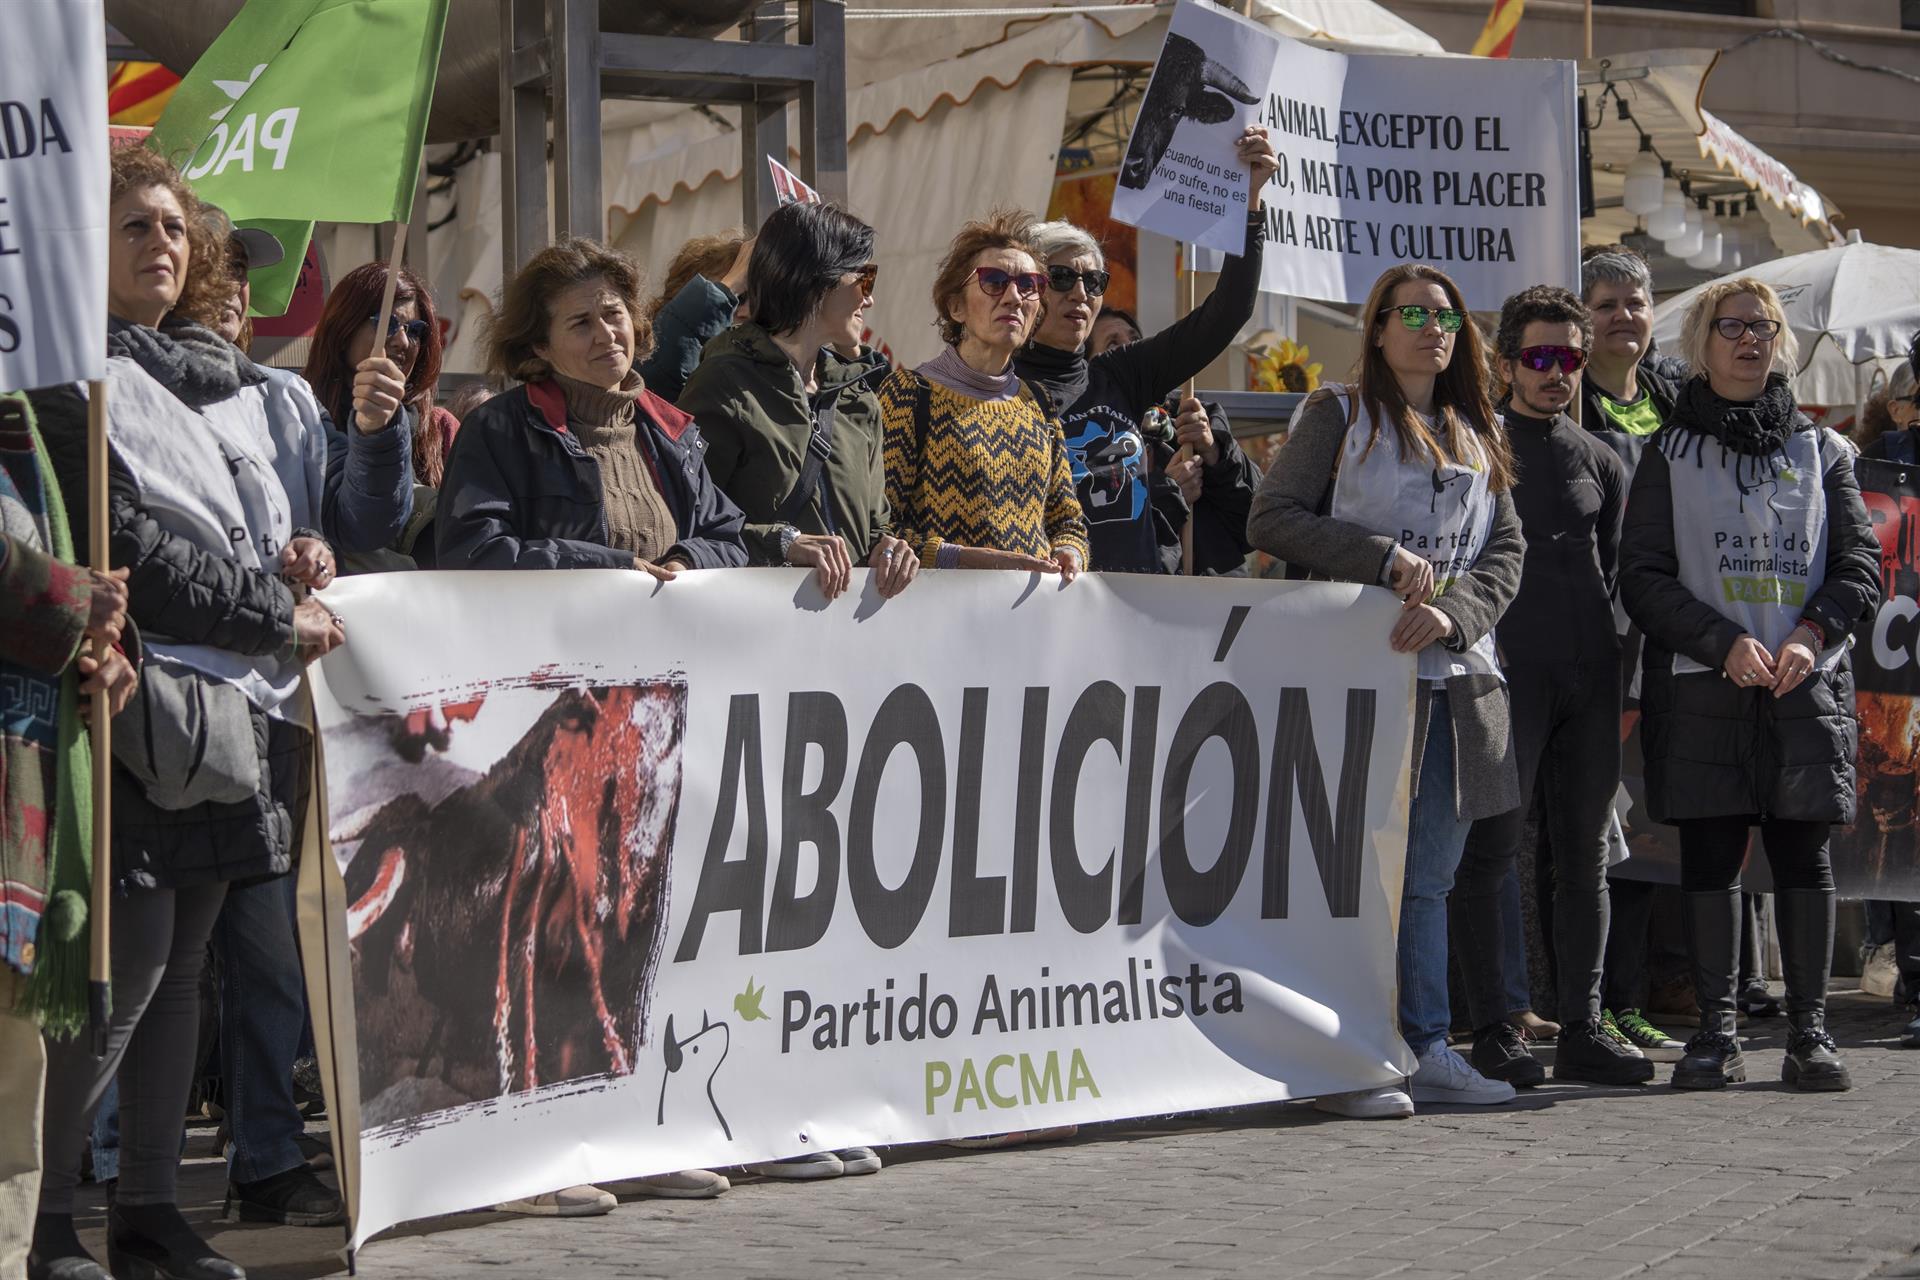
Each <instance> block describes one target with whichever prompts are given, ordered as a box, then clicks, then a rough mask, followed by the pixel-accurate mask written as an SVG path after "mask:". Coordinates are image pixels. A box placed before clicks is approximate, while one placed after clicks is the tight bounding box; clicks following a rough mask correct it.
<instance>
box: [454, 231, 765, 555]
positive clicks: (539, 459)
mask: <svg viewBox="0 0 1920 1280" xmlns="http://www.w3.org/2000/svg"><path fill="white" fill-rule="evenodd" d="M487 338H488V348H489V364H490V366H491V371H492V372H493V373H495V374H496V375H499V376H501V377H505V378H512V379H515V380H517V381H518V382H520V383H522V384H523V385H521V386H517V387H515V388H514V389H513V390H511V391H508V392H505V393H503V394H501V395H497V396H495V397H494V398H493V399H491V400H489V401H487V402H486V403H485V404H483V405H481V406H480V407H479V408H478V409H475V410H474V411H473V413H472V414H471V415H470V416H469V417H468V418H467V420H466V422H465V423H464V424H462V428H461V431H460V439H459V444H458V445H456V446H455V448H454V450H453V454H452V456H451V457H450V458H449V459H448V461H447V474H446V482H445V485H444V486H443V488H442V490H441V495H440V511H439V515H438V516H437V518H436V519H435V521H434V524H435V534H436V541H437V546H438V554H439V563H440V566H441V567H442V568H446V569H638V570H640V571H642V572H644V573H650V574H652V575H653V576H654V577H656V578H659V579H660V580H661V581H663V582H664V581H668V580H670V579H672V578H673V576H674V575H675V574H676V573H677V572H678V571H679V570H681V569H718V568H725V567H727V566H729V565H743V564H745V563H746V562H747V552H746V548H745V547H744V546H743V545H742V544H741V540H740V529H741V523H742V520H743V517H742V516H741V514H740V509H739V508H738V507H736V506H734V505H733V503H732V502H730V501H728V499H727V496H726V495H725V494H724V493H722V492H720V490H719V488H718V487H717V486H715V485H714V483H713V480H712V478H711V477H709V476H708V474H707V467H706V462H705V461H704V456H705V453H706V446H705V443H704V442H703V441H702V439H701V437H700V429H699V427H698V426H697V425H695V423H694V421H693V419H692V418H690V417H688V416H687V415H686V414H684V413H681V412H680V411H679V410H678V409H675V408H674V407H673V406H672V405H670V404H668V403H667V402H666V401H665V400H662V399H661V398H660V397H659V396H657V395H654V394H653V393H652V392H651V391H649V390H648V389H647V386H646V383H645V382H644V381H643V380H642V379H641V377H640V374H639V372H638V371H637V370H636V369H635V367H634V365H635V362H636V361H637V360H639V359H641V358H644V357H645V355H646V353H647V351H648V350H649V349H650V348H651V346H652V344H653V330H652V326H651V325H649V324H648V323H647V321H646V320H645V319H644V318H643V317H642V315H641V312H640V268H639V267H638V266H637V265H636V264H635V263H634V261H633V259H632V258H630V257H628V256H627V255H626V254H624V253H619V252H617V251H615V250H612V249H609V248H607V247H606V246H604V245H601V244H598V243H596V242H594V241H592V240H586V239H581V238H579V237H569V238H567V239H564V240H562V241H560V242H559V243H558V244H555V245H551V246H549V247H548V248H545V249H542V250H541V251H540V252H539V253H536V254H535V255H534V256H533V257H532V258H531V259H529V260H528V262H527V264H526V266H524V267H522V268H521V269H520V273H519V274H518V275H516V276H515V277H514V278H513V279H512V280H511V281H509V282H508V283H507V287H506V289H505V291H504V292H503V293H502V295H501V299H500V308H499V310H498V311H496V312H495V313H494V316H493V321H492V324H491V325H490V326H489V329H488V335H487Z"/></svg>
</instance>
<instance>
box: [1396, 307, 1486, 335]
mask: <svg viewBox="0 0 1920 1280" xmlns="http://www.w3.org/2000/svg"><path fill="white" fill-rule="evenodd" d="M1388 312H1398V313H1399V315H1400V323H1401V324H1403V325H1405V326H1407V328H1409V329H1412V330H1413V331H1415V332H1416V333H1417V332H1419V331H1420V330H1422V329H1424V328H1426V327H1427V321H1428V320H1435V321H1437V322H1439V325H1440V332H1442V333H1458V332H1460V326H1461V325H1463V324H1465V323H1466V320H1467V317H1466V313H1465V312H1462V311H1455V310H1454V309H1453V308H1452V307H1418V306H1407V307H1382V308H1380V314H1381V315H1383V316H1384V315H1386V314H1387V313H1388Z"/></svg>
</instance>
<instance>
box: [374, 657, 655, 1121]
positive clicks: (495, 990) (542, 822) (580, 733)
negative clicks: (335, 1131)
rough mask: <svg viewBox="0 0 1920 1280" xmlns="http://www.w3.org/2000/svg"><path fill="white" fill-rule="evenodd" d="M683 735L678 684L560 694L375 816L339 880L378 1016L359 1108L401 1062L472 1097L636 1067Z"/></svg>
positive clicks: (395, 1077)
mask: <svg viewBox="0 0 1920 1280" xmlns="http://www.w3.org/2000/svg"><path fill="white" fill-rule="evenodd" d="M685 723H686V688H685V686H684V684H681V683H679V682H677V681H663V682H660V683H655V684H649V685H642V686H619V687H613V688H603V689H593V690H580V689H569V690H566V691H565V692H562V693H561V694H560V695H559V697H558V698H556V699H555V701H554V703H553V705H552V706H551V707H549V708H547V710H546V711H545V712H544V713H543V714H542V715H541V717H540V719H539V720H538V721H537V722H536V723H535V724H534V725H533V727H532V728H531V729H529V730H528V731H527V733H526V734H525V736H523V737H522V738H521V739H520V741H519V742H518V743H516V744H515V745H514V746H513V748H512V749H511V750H510V751H508V753H507V754H506V756H505V757H504V758H502V759H501V760H500V761H499V762H498V763H496V764H495V765H494V766H493V767H492V768H491V769H489V770H488V771H487V773H486V775H485V776H484V777H482V778H481V779H480V780H479V781H477V782H474V783H472V784H470V785H468V786H466V787H463V788H461V789H459V790H457V791H455V792H453V793H452V794H450V795H448V796H447V797H446V798H445V799H443V800H442V801H440V803H438V804H436V805H434V806H432V808H430V809H429V808H428V807H427V806H426V805H425V804H424V803H423V802H422V801H421V800H420V799H419V798H418V797H416V796H413V795H403V796H401V797H400V798H399V799H396V800H394V801H392V802H391V803H389V804H388V805H387V806H386V807H385V808H384V809H383V810H381V811H380V813H378V814H377V815H376V816H375V817H374V819H373V821H372V822H371V823H370V824H369V825H368V827H367V830H366V833H365V836H364V838H363V839H362V841H361V844H360V847H359V849H358V851H357V853H356V854H355V856H354V859H353V862H352V864H351V866H350V867H349V868H348V871H347V875H346V880H347V889H348V893H349V898H350V901H351V903H352V906H351V907H350V909H349V911H348V934H349V937H350V938H351V940H352V943H353V948H354V966H355V988H356V995H357V997H358V998H359V999H360V1000H362V1001H363V1002H367V1003H368V1004H369V1005H370V1006H371V1005H378V1003H379V1002H382V1001H385V1002H387V1004H388V1006H389V1007H388V1008H387V1009H386V1010H385V1012H384V1014H383V1015H381V1016H380V1017H379V1025H380V1026H382V1027H383V1028H384V1033H383V1035H382V1037H380V1038H382V1039H385V1040H388V1041H389V1042H391V1043H389V1044H387V1045H385V1046H378V1045H369V1044H368V1043H367V1040H368V1037H365V1036H364V1035H363V1039H362V1050H363V1052H362V1064H363V1065H362V1072H363V1080H362V1087H363V1093H364V1094H365V1096H367V1097H372V1096H374V1095H375V1094H377V1093H379V1092H380V1091H381V1090H382V1089H384V1088H387V1087H388V1086H390V1085H393V1084H396V1083H399V1080H400V1078H401V1077H403V1076H404V1075H405V1074H407V1073H408V1066H409V1063H410V1066H411V1072H410V1074H412V1075H413V1076H418V1077H425V1076H428V1075H429V1074H430V1072H432V1073H433V1074H437V1075H438V1077H439V1079H440V1080H442V1081H444V1082H445V1083H446V1084H447V1085H450V1086H452V1088H453V1090H454V1092H456V1093H459V1094H464V1095H466V1096H467V1097H468V1098H470V1099H476V1100H477V1099H481V1098H487V1097H495V1096H499V1095H501V1094H506V1093H514V1092H520V1091H524V1090H530V1089H534V1088H538V1087H539V1086H541V1085H543V1084H552V1083H555V1082H559V1081H566V1080H574V1079H580V1078H582V1077H592V1076H606V1075H627V1074H629V1073H631V1072H632V1071H633V1070H634V1067H635V1064H636V1062H637V1061H638V1058H639V1049H640V1046H641V1045H642V1044H643V1043H644V1042H645V1041H646V1038H647V1034H646V1033H647V1008H648V1004H649V1001H650V998H651V994H652V987H653V976H654V971H655V968H656V965H657V962H658V958H659V952H660V947H661V944H662V941H663V935H664V932H665V927H666V920H667V874H668V862H669V854H670V851H671V844H672V839H673V827H674V816H675V812H676V810H677V808H678V805H679V798H680V747H681V741H682V738H683V736H684V732H685ZM364 1017H365V1015H364V1014H363V1020H364ZM382 1048H384V1049H385V1052H382V1051H381V1050H382ZM369 1049H372V1050H373V1052H371V1053H369V1052H367V1050H369ZM436 1063H438V1064H439V1069H438V1071H437V1072H434V1071H433V1068H434V1066H435V1064H436ZM442 1096H444V1095H442Z"/></svg>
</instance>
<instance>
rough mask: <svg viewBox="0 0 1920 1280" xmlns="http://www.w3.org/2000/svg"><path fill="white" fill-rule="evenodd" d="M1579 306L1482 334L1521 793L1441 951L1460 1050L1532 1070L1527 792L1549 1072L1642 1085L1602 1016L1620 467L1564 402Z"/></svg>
mask: <svg viewBox="0 0 1920 1280" xmlns="http://www.w3.org/2000/svg"><path fill="white" fill-rule="evenodd" d="M1592 340H1593V318H1592V316H1591V314H1590V313H1589V312H1588V310H1587V308H1586V307H1585V305H1583V304H1582V303H1581V302H1580V300H1579V299H1578V298H1576V297H1574V296H1573V295H1572V294H1571V293H1569V292H1567V291H1566V290H1565V289H1559V288H1554V287H1552V286H1549V285H1535V286H1534V287H1532V288H1530V289H1524V290H1522V291H1521V292H1519V293H1517V294H1515V295H1514V296H1513V297H1511V298H1508V299H1507V302H1506V305H1505V306H1504V307H1502V308H1501V311H1500V328H1499V331H1498V333H1497V335H1496V336H1495V339H1494V351H1495V365H1496V368H1497V369H1498V371H1499V373H1500V375H1501V381H1502V382H1503V383H1504V384H1505V385H1506V386H1507V388H1508V393H1507V399H1506V402H1505V403H1504V404H1503V405H1502V410H1503V413H1504V417H1505V423H1506V429H1507V438H1508V440H1509V442H1510V443H1511V445H1512V448H1513V457H1514V467H1515V470H1516V472H1517V473H1518V475H1519V479H1518V480H1516V481H1515V483H1514V486H1513V503H1514V507H1515V508H1516V509H1517V511H1518V513H1519V516H1520V526H1521V530H1522V532H1523V533H1524V534H1525V536H1526V542H1527V551H1526V559H1525V562H1524V565H1523V567H1522V569H1521V574H1520V591H1519V594H1518V595H1516V596H1515V597H1514V600H1513V604H1512V605H1510V606H1509V607H1508V609H1507V612H1506V614H1505V615H1504V616H1503V617H1502V618H1501V619H1500V625H1499V629H1498V630H1497V632H1496V633H1495V640H1496V643H1497V644H1498V646H1499V651H1500V665H1501V668H1502V669H1503V670H1504V671H1505V672H1506V675H1507V692H1508V697H1509V700H1510V705H1511V715H1512V721H1513V749H1514V756H1515V759H1516V761H1517V762H1518V764H1519V767H1520V794H1521V796H1522V800H1521V803H1520V807H1519V808H1517V809H1515V810H1513V811H1512V812H1510V813H1505V814H1501V815H1499V816H1498V817H1493V818H1483V819H1480V820H1479V821H1477V822H1475V823H1474V824H1473V829H1472V831H1471V832H1470V833H1469V834H1468V836H1467V845H1466V850H1465V852H1464V853H1463V854H1462V856H1461V859H1460V869H1459V872H1458V873H1457V874H1456V876H1455V878H1454V889H1453V901H1452V918H1453V931H1454V936H1455V939H1456V942H1455V946H1454V953H1455V954H1456V955H1457V956H1458V957H1459V959H1460V968H1461V975H1462V978H1463V980H1464V985H1465V986H1466V992H1467V1004H1468V1008H1469V1010H1470V1011H1471V1013H1472V1016H1473V1026H1474V1040H1473V1053H1472V1061H1473V1065H1474V1067H1475V1069H1477V1070H1478V1071H1479V1072H1480V1073H1481V1074H1482V1075H1484V1076H1487V1077H1488V1078H1489V1079H1494V1080H1504V1081H1506V1082H1507V1083H1508V1084H1511V1085H1515V1086H1517V1087H1521V1088H1524V1087H1526V1086H1529V1085H1536V1084H1539V1083H1540V1082H1541V1081H1542V1080H1544V1079H1545V1078H1546V1070H1545V1068H1543V1067H1542V1066H1541V1064H1540V1063H1539V1062H1538V1061H1537V1060H1536V1059H1535V1058H1534V1057H1533V1054H1532V1053H1531V1052H1530V1051H1529V1050H1528V1048H1527V1044H1526V1039H1525V1037H1524V1036H1523V1035H1522V1033H1521V1031H1520V1029H1519V1028H1518V1026H1516V1025H1515V1024H1514V1022H1513V1020H1512V1015H1513V1014H1514V1012H1515V1011H1514V1009H1513V1007H1512V999H1511V997H1510V996H1509V994H1508V993H1509V986H1510V984H1509V978H1510V976H1517V975H1508V974H1507V973H1506V972H1505V970H1506V967H1507V965H1508V964H1509V963H1510V960H1509V957H1508V951H1509V948H1508V945H1507V928H1506V921H1505V919H1504V911H1503V901H1502V896H1503V890H1504V887H1505V883H1506V881H1507V878H1508V875H1509V873H1510V872H1511V870H1512V868H1513V865H1514V860H1515V858H1516V857H1517V856H1518V853H1519V848H1520V843H1521V839H1522V834H1523V828H1524V827H1525V824H1526V817H1527V802H1528V800H1529V799H1531V797H1532V796H1533V794H1534V787H1535V783H1536V782H1544V783H1545V785H1544V787H1543V788H1542V789H1541V790H1542V799H1541V805H1540V813H1541V822H1542V825H1543V827H1544V829H1545V834H1546V837H1547V839H1546V843H1547V845H1548V847H1549V849H1550V850H1551V852H1552V857H1553V867H1554V876H1555V892H1554V907H1553V947H1554V952H1555V956H1556V959H1557V960H1558V965H1557V968H1558V978H1559V992H1558V997H1559V999H1558V1009H1559V1016H1560V1019H1561V1023H1562V1026H1561V1031H1560V1042H1559V1048H1558V1050H1557V1052H1556V1053H1555V1055H1554V1067H1553V1074H1554V1078H1555V1079H1556V1080H1583V1081H1586V1082H1588V1083H1591V1084H1611V1085H1622V1084H1644V1083H1646V1082H1647V1081H1648V1080H1651V1079H1652V1078H1653V1064H1652V1063H1651V1062H1649V1061H1647V1059H1646V1058H1645V1057H1643V1056H1642V1055H1641V1054H1640V1052H1639V1051H1638V1050H1636V1049H1634V1048H1633V1047H1632V1046H1630V1045H1628V1044H1626V1043H1624V1042H1623V1041H1621V1040H1618V1039H1616V1038H1615V1037H1613V1036H1612V1035H1610V1034H1608V1033H1607V1031H1606V1030H1605V1028H1604V1027H1603V1025H1602V1023H1601V1009H1600V970H1601V960H1602V957H1603V955H1604V953H1605V950H1606V942H1607V876H1606V872H1607V832H1608V826H1609V818H1610V815H1611V812H1612V804H1613V795H1614V791H1615V790H1616V789H1617V788H1618V786H1619V783H1620V736H1619V727H1620V645H1619V639H1618V637H1617V636H1616V635H1615V633H1614V626H1613V594H1614V578H1615V569H1616V553H1617V551H1618V549H1619V542H1620V519H1621V513H1622V511H1623V509H1624V507H1625V505H1626V490H1627V484H1626V469H1625V467H1624V466H1623V465H1622V464H1621V462H1620V459H1619V458H1618V457H1616V456H1615V455H1614V453H1613V452H1612V451H1611V450H1610V449H1608V448H1607V447H1606V446H1605V445H1604V444H1602V443H1601V442H1600V441H1599V440H1598V439H1597V438H1596V437H1594V436H1593V435H1592V434H1590V433H1589V432H1586V431H1583V430H1581V429H1580V427H1579V426H1577V425H1576V424H1575V423H1574V421H1573V420H1572V419H1571V418H1569V417H1568V416H1567V413H1566V410H1567V406H1568V405H1570V404H1572V403H1573V400H1574V397H1576V396H1578V395H1579V394H1580V371H1581V368H1582V366H1583V365H1585V364H1586V359H1587V349H1588V347H1589V346H1590V345H1591V343H1592Z"/></svg>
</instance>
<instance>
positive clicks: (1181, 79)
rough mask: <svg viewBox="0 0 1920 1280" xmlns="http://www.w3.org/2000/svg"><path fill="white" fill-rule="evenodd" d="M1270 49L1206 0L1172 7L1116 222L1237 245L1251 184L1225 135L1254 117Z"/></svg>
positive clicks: (1120, 188)
mask: <svg viewBox="0 0 1920 1280" xmlns="http://www.w3.org/2000/svg"><path fill="white" fill-rule="evenodd" d="M1278 47H1279V39H1278V37H1277V36H1275V35H1274V34H1273V33H1272V32H1270V31H1268V30H1267V29H1266V28H1264V27H1261V26H1259V25H1257V24H1255V23H1252V22H1249V21H1247V20H1246V19H1245V18H1241V17H1238V16H1236V15H1234V14H1231V13H1228V12H1226V11H1225V10H1222V9H1216V8H1214V7H1213V6H1212V5H1210V4H1198V3H1193V2H1192V0H1187V2H1186V3H1182V4H1181V5H1180V7H1179V8H1177V9H1175V10H1174V13H1173V20H1172V21H1171V22H1170V23H1169V24H1168V26H1167V39H1166V43H1165V44H1164V45H1162V46H1161V49H1160V58H1159V61H1157V62H1156V63H1155V64H1154V68H1153V77H1152V79H1151V80H1149V81H1148V82H1147V92H1146V95H1145V97H1143V98H1142V99H1141V101H1140V108H1139V111H1138V113H1137V114H1136V115H1135V116H1134V121H1133V136H1132V138H1131V139H1130V140H1129V141H1128V143H1127V154H1126V158H1125V159H1124V160H1123V161H1121V165H1120V176H1119V179H1118V180H1117V181H1116V183H1115V184H1114V191H1113V216H1114V217H1115V218H1116V219H1117V220H1119V221H1121V222H1124V223H1127V224H1128V225H1130V226H1136V227H1144V228H1146V229H1147V230H1149V231H1157V232H1159V233H1160V234H1162V235H1167V236H1172V237H1173V238H1174V239H1176V240H1184V241H1187V242H1188V243H1190V244H1196V245H1200V246H1202V247H1204V248H1208V249H1220V250H1224V251H1225V252H1228V253H1238V252H1240V250H1241V248H1242V246H1243V245H1244V244H1245V242H1246V225H1245V224H1246V214H1247V204H1248V199H1249V193H1250V188H1251V183H1250V182H1249V180H1248V175H1247V171H1246V169H1245V168H1244V167H1243V166H1242V165H1241V163H1240V160H1239V157H1238V156H1237V155H1236V154H1235V152H1234V143H1235V142H1236V141H1237V140H1238V139H1239V137H1240V135H1241V133H1242V132H1243V131H1244V130H1245V129H1246V127H1247V126H1248V125H1250V124H1252V123H1254V122H1255V119H1256V117H1257V115H1258V111H1259V106H1260V102H1261V100H1262V99H1263V97H1264V96H1265V93H1266V86H1267V83H1268V81H1269V79H1270V78H1271V76H1272V68H1273V60H1274V57H1275V56H1276V54H1277V53H1278Z"/></svg>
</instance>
